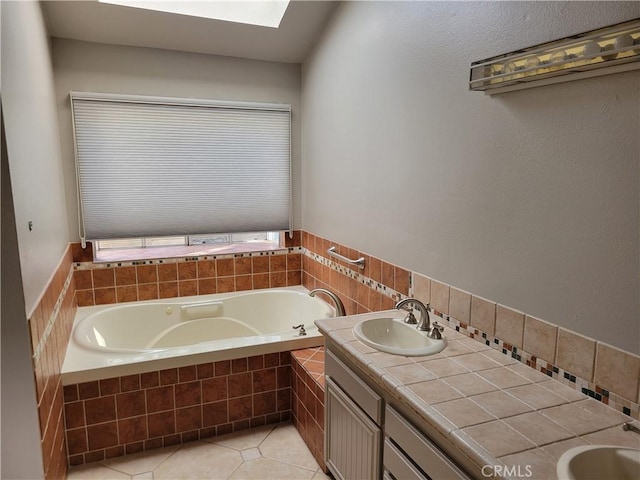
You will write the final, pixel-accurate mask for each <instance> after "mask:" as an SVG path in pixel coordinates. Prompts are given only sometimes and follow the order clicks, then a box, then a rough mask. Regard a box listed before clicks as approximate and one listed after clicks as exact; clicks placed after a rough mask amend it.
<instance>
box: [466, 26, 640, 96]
mask: <svg viewBox="0 0 640 480" xmlns="http://www.w3.org/2000/svg"><path fill="white" fill-rule="evenodd" d="M637 69H640V19H634V20H631V21H628V22H624V23H619V24H617V25H612V26H609V27H605V28H599V29H597V30H591V31H588V32H584V33H579V34H577V35H573V36H571V37H567V38H563V39H560V40H555V41H553V42H548V43H543V44H541V45H536V46H534V47H529V48H525V49H522V50H518V51H516V52H511V53H505V54H503V55H498V56H496V57H491V58H487V59H485V60H480V61H477V62H473V63H472V64H471V75H470V79H469V89H470V90H479V91H484V92H485V93H486V94H488V95H493V94H496V93H503V92H509V91H512V90H520V89H523V88H532V87H537V86H542V85H549V84H553V83H560V82H568V81H571V80H578V79H581V78H589V77H595V76H599V75H607V74H610V73H617V72H626V71H629V70H637Z"/></svg>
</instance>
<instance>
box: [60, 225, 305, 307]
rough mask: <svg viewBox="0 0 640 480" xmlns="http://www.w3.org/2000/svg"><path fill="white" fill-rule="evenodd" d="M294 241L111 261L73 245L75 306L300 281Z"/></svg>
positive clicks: (299, 254)
mask: <svg viewBox="0 0 640 480" xmlns="http://www.w3.org/2000/svg"><path fill="white" fill-rule="evenodd" d="M295 240H296V239H295V237H294V239H293V240H292V241H290V242H288V243H289V244H290V245H288V246H285V247H283V248H282V249H280V250H276V251H270V252H255V253H235V254H224V255H203V256H198V257H187V258H169V259H160V260H140V261H126V262H125V261H123V262H111V263H94V262H93V260H92V256H91V255H88V254H87V253H85V252H84V251H83V250H82V249H81V248H79V244H75V245H74V246H73V247H74V253H75V255H74V259H73V261H74V269H75V272H74V279H75V283H76V289H77V299H78V306H81V307H84V306H91V305H106V304H112V303H122V302H135V301H138V300H155V299H159V298H175V297H185V296H191V295H206V294H211V293H226V292H236V291H241V290H253V289H259V288H273V287H286V286H291V285H300V284H301V275H302V273H301V272H302V248H301V247H300V246H295V245H294V243H295ZM298 243H299V242H298Z"/></svg>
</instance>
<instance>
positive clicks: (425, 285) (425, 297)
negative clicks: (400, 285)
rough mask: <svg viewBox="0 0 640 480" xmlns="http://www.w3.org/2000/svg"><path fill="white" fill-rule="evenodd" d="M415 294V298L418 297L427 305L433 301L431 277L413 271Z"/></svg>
mask: <svg viewBox="0 0 640 480" xmlns="http://www.w3.org/2000/svg"><path fill="white" fill-rule="evenodd" d="M411 283H412V285H413V294H412V296H413V297H414V298H417V299H418V300H420V301H421V302H422V303H424V304H425V305H426V304H427V303H430V302H431V279H430V278H429V277H425V276H424V275H420V274H419V273H415V272H414V273H413V282H411Z"/></svg>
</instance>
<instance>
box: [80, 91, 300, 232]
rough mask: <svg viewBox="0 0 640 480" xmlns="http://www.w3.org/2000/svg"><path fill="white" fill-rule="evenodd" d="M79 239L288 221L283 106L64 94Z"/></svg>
mask: <svg viewBox="0 0 640 480" xmlns="http://www.w3.org/2000/svg"><path fill="white" fill-rule="evenodd" d="M71 103H72V117H73V126H74V137H75V148H76V169H77V176H78V191H79V195H78V196H79V212H80V237H81V239H82V241H83V242H84V241H85V240H99V239H116V238H130V237H148V236H169V235H186V234H205V233H206V234H211V233H229V232H253V231H275V230H290V229H291V178H290V177H291V175H290V172H291V161H290V158H291V155H290V144H291V143H290V132H291V128H290V124H291V109H290V106H289V105H280V104H250V103H237V102H214V101H208V100H193V99H176V98H156V97H140V96H130V95H111V94H89V93H78V92H71Z"/></svg>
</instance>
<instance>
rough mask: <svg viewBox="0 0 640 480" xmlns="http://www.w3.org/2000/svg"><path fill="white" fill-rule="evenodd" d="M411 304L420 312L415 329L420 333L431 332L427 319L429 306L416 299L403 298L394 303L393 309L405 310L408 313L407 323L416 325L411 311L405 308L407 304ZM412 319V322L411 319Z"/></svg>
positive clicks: (429, 322) (429, 321)
mask: <svg viewBox="0 0 640 480" xmlns="http://www.w3.org/2000/svg"><path fill="white" fill-rule="evenodd" d="M410 303H411V304H413V306H414V307H415V308H417V309H418V311H419V312H420V322H419V323H418V325H416V328H417V329H418V330H420V331H421V332H429V331H430V330H431V320H430V319H429V304H427V305H425V304H424V303H422V302H421V301H420V300H418V299H417V298H405V299H404V300H400V301H399V302H398V303H396V306H395V308H397V309H398V310H407V311H408V312H409V321H408V322H407V323H416V320H415V317H413V312H412V310H411V309H407V308H405V307H406V306H407V305H409V304H410ZM412 317H413V322H412V321H411V318H412Z"/></svg>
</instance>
